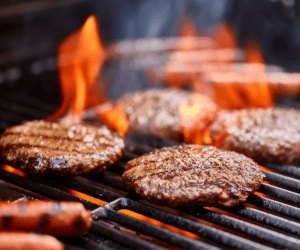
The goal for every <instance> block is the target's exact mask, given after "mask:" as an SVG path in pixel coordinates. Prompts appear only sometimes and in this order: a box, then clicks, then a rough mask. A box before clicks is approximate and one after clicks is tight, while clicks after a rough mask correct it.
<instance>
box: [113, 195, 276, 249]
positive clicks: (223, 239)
mask: <svg viewBox="0 0 300 250" xmlns="http://www.w3.org/2000/svg"><path fill="white" fill-rule="evenodd" d="M120 204H126V205H124V206H123V207H118V208H117V207H116V208H115V209H121V208H126V209H130V210H132V211H134V212H137V213H140V214H143V215H145V216H148V217H150V218H154V219H156V220H159V221H161V222H164V223H167V224H170V225H172V226H175V227H178V228H180V229H183V230H186V231H189V232H192V233H194V234H197V235H200V236H202V237H204V238H206V239H210V240H213V241H217V242H220V243H222V244H224V245H226V246H229V247H232V248H238V249H270V248H269V247H266V246H263V245H261V244H258V243H255V242H253V241H250V240H247V239H244V238H242V237H239V236H236V235H232V234H230V233H227V232H224V231H222V230H219V229H216V228H212V227H209V226H206V225H203V224H200V223H197V222H194V221H191V220H188V219H185V218H183V217H180V216H176V215H173V214H170V213H168V212H165V211H162V210H159V209H156V208H154V207H150V206H147V205H145V204H141V203H139V202H136V201H132V200H130V199H126V202H122V203H120ZM199 209H201V208H199ZM197 210H198V208H197ZM192 215H194V214H192Z"/></svg>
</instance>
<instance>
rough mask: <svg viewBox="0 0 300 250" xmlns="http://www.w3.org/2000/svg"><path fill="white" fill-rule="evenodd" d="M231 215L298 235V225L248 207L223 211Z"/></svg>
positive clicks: (299, 225) (299, 230)
mask: <svg viewBox="0 0 300 250" xmlns="http://www.w3.org/2000/svg"><path fill="white" fill-rule="evenodd" d="M223 210H225V211H228V212H230V213H232V214H236V215H239V216H242V217H245V218H248V219H252V220H255V221H257V222H261V223H263V224H266V225H269V226H273V227H276V228H279V229H282V230H284V231H286V232H290V233H293V234H297V235H300V224H299V223H296V222H294V221H290V220H287V219H284V218H281V217H279V216H276V215H272V214H268V213H265V212H262V211H259V210H256V209H253V208H250V207H237V208H231V209H223Z"/></svg>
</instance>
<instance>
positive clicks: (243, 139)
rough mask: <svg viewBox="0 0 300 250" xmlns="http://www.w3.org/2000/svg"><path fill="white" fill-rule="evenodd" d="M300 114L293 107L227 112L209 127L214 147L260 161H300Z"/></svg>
mask: <svg viewBox="0 0 300 250" xmlns="http://www.w3.org/2000/svg"><path fill="white" fill-rule="evenodd" d="M299 124H300V112H299V111H297V110H295V109H291V108H267V109H264V108H258V109H242V110H233V111H230V110H226V111H222V112H220V113H219V115H218V117H217V119H216V120H215V122H214V123H213V124H212V126H211V127H210V136H211V138H212V141H213V144H214V145H216V146H218V147H221V148H223V149H227V150H233V151H236V152H240V153H243V154H245V155H247V156H249V157H252V158H254V159H255V160H257V161H269V162H279V163H282V164H293V163H299V162H300V127H299Z"/></svg>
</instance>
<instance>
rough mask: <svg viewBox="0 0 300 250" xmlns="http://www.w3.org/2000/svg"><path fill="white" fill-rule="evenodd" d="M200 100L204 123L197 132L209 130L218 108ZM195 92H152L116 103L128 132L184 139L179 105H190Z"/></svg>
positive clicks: (173, 90)
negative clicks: (208, 127) (126, 119)
mask: <svg viewBox="0 0 300 250" xmlns="http://www.w3.org/2000/svg"><path fill="white" fill-rule="evenodd" d="M197 95H198V97H200V98H201V102H202V104H204V105H202V107H201V112H202V114H201V121H200V122H198V123H197V128H198V129H204V128H206V127H207V126H208V125H209V124H210V123H211V122H212V120H213V118H214V117H215V115H216V113H217V105H216V104H215V103H214V102H213V101H212V100H211V99H209V98H208V97H206V96H203V95H200V94H197ZM191 97H192V92H189V91H185V90H180V89H172V88H168V89H150V90H145V91H140V92H136V93H131V94H127V95H125V96H123V97H121V98H120V99H119V100H118V101H117V103H118V105H121V106H122V107H123V109H124V110H125V113H126V115H127V118H128V121H129V129H130V130H131V131H132V132H135V133H142V134H147V135H153V136H157V137H160V138H166V137H172V138H175V139H183V124H182V119H181V116H180V111H179V108H180V105H182V104H184V105H187V104H189V103H190V101H191Z"/></svg>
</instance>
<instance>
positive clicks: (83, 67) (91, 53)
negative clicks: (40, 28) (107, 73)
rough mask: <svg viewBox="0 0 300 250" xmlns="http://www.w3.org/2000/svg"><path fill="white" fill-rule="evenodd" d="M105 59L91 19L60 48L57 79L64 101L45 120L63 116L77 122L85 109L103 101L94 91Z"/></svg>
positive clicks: (94, 19)
mask: <svg viewBox="0 0 300 250" xmlns="http://www.w3.org/2000/svg"><path fill="white" fill-rule="evenodd" d="M105 57H106V54H105V51H104V48H103V45H102V43H101V39H100V35H99V32H98V25H97V19H96V17H95V16H90V17H89V18H88V19H87V20H86V21H85V23H84V24H83V26H82V27H81V28H80V29H79V30H77V31H75V32H74V33H72V34H70V35H69V36H68V37H67V38H65V39H64V40H63V41H62V43H61V44H60V45H59V48H58V66H59V68H58V76H59V81H60V85H61V91H62V100H63V101H62V104H61V106H60V107H59V108H58V110H57V111H55V112H54V113H53V114H52V115H51V116H50V117H48V120H50V121H54V120H57V119H59V118H61V117H63V116H65V118H66V117H67V118H68V120H70V121H71V122H79V121H80V120H81V118H82V116H83V111H84V110H85V109H86V108H88V107H90V106H92V105H95V104H99V103H100V102H102V100H103V99H104V95H103V93H101V92H99V91H94V90H95V84H96V82H97V78H98V75H99V72H100V69H101V67H102V65H103V63H104V60H105ZM65 120H66V119H65Z"/></svg>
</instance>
